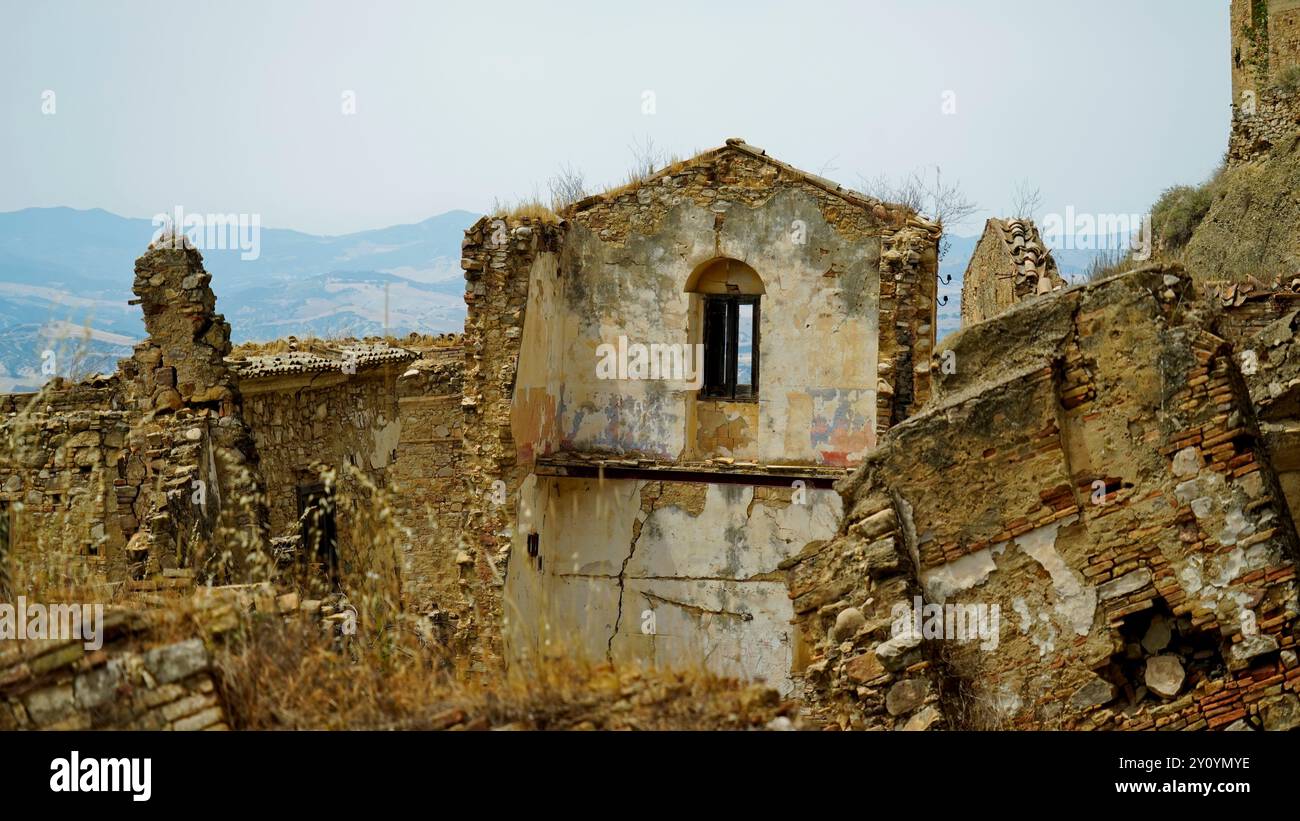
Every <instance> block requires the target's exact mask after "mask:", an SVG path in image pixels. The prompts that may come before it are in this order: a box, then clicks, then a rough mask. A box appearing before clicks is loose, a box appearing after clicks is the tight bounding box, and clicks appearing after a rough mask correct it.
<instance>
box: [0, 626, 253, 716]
mask: <svg viewBox="0 0 1300 821" xmlns="http://www.w3.org/2000/svg"><path fill="white" fill-rule="evenodd" d="M25 729H40V730H91V729H94V730H105V729H112V730H227V729H229V725H228V724H227V716H226V711H225V708H224V707H223V705H222V703H221V699H220V696H219V694H218V692H217V689H216V683H215V677H214V670H213V667H212V659H211V655H210V654H209V652H208V650H207V647H206V646H205V644H204V640H203V639H202V638H190V639H184V640H181V641H170V642H168V641H165V640H164V641H157V640H154V641H150V633H149V628H148V626H147V624H146V623H145V622H144V621H143V620H142V619H141V618H140V617H139V616H138V615H136V614H133V613H131V612H128V611H121V610H117V611H110V612H108V613H106V614H105V618H104V646H103V647H102V648H100V649H97V650H88V649H86V648H85V646H84V643H83V641H82V639H80V638H78V639H75V640H70V641H17V642H15V641H7V642H3V643H0V731H5V730H25Z"/></svg>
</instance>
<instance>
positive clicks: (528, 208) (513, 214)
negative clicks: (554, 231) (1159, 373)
mask: <svg viewBox="0 0 1300 821" xmlns="http://www.w3.org/2000/svg"><path fill="white" fill-rule="evenodd" d="M492 218H493V219H503V220H506V221H507V222H512V221H519V220H533V221H536V222H543V223H549V224H552V225H554V224H558V223H559V221H560V216H559V215H558V214H556V213H555V212H554V211H552V210H551V209H550V207H548V206H547V205H546V204H544V203H543V202H542V201H541V199H540V198H537V197H534V198H532V199H526V200H520V201H518V202H515V203H506V202H502V201H500V200H498V201H497V202H495V203H493V205H492Z"/></svg>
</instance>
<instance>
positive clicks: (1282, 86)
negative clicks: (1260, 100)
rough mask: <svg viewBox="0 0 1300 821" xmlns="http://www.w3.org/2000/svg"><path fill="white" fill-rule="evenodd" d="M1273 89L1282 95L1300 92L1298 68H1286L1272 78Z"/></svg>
mask: <svg viewBox="0 0 1300 821" xmlns="http://www.w3.org/2000/svg"><path fill="white" fill-rule="evenodd" d="M1273 88H1275V89H1277V90H1278V91H1281V92H1283V93H1284V94H1295V93H1296V92H1297V91H1300V66H1287V67H1286V68H1284V69H1282V70H1281V71H1279V72H1278V75H1277V77H1275V78H1273Z"/></svg>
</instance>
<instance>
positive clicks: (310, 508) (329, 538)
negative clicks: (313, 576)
mask: <svg viewBox="0 0 1300 821" xmlns="http://www.w3.org/2000/svg"><path fill="white" fill-rule="evenodd" d="M297 496H298V528H299V531H298V532H299V536H300V537H301V539H302V546H303V559H304V560H305V561H307V562H308V563H309V564H315V565H317V566H319V567H320V568H321V570H322V571H324V573H325V576H326V578H327V579H328V580H329V583H330V585H331V586H333V587H337V586H338V584H339V581H340V576H341V574H340V572H339V564H340V562H339V537H338V519H337V517H336V513H337V508H336V506H335V504H334V496H333V494H332V493H330V492H329V489H328V488H326V487H325V485H324V483H322V482H304V483H302V484H299V485H298V488H297Z"/></svg>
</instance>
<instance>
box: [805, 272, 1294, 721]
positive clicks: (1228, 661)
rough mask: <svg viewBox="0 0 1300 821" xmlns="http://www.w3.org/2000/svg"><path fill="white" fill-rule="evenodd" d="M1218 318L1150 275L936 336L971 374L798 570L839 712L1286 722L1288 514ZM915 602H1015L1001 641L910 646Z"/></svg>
mask: <svg viewBox="0 0 1300 821" xmlns="http://www.w3.org/2000/svg"><path fill="white" fill-rule="evenodd" d="M1210 316H1211V312H1210V311H1209V310H1208V306H1207V305H1206V304H1205V303H1198V302H1197V301H1196V299H1195V294H1194V293H1193V289H1192V287H1191V284H1190V282H1189V280H1188V278H1187V277H1186V276H1185V275H1184V274H1183V273H1182V272H1181V271H1180V270H1178V269H1174V268H1161V267H1158V266H1152V267H1148V268H1145V269H1141V270H1139V271H1137V272H1134V273H1131V274H1127V275H1124V276H1120V277H1117V278H1113V279H1110V280H1106V281H1103V282H1100V283H1095V284H1091V285H1088V286H1083V287H1079V288H1073V289H1070V290H1068V291H1064V292H1059V293H1056V294H1053V295H1050V296H1048V297H1047V298H1046V299H1044V300H1037V301H1034V302H1032V303H1028V304H1025V305H1021V306H1017V307H1015V308H1013V309H1011V310H1010V311H1008V312H1007V313H1005V314H1002V315H1001V316H999V317H996V318H994V319H993V320H990V321H988V322H985V323H982V324H980V325H976V326H973V327H972V328H970V329H967V330H963V331H962V332H961V333H960V334H958V335H957V336H956V337H955V338H953V339H952V341H951V342H949V343H947V344H946V345H945V347H946V349H947V351H951V352H952V354H953V355H954V356H955V358H956V363H957V368H956V371H955V373H952V374H941V375H940V382H939V385H938V390H937V392H936V396H935V398H934V401H933V402H932V404H931V405H930V406H928V407H927V408H926V409H925V411H923V412H922V413H921V414H919V415H917V416H915V417H913V418H912V419H911V420H909V421H908V422H906V423H904V424H903V425H901V426H899V427H897V428H895V429H894V430H893V431H892V432H891V433H890V434H889V436H888V437H887V438H886V440H885V442H884V443H882V446H881V448H880V449H879V450H878V451H877V452H876V453H875V454H873V455H872V456H871V457H870V458H869V459H868V460H867V462H866V463H865V464H864V465H863V467H862V469H861V470H859V471H858V472H857V473H856V474H855V475H854V477H853V478H852V479H851V480H849V481H847V482H846V483H845V484H844V485H843V487H842V492H843V493H844V496H845V506H846V508H848V510H849V513H848V515H847V516H846V518H845V521H844V524H843V526H842V527H841V529H840V532H839V534H838V536H837V537H836V539H835V540H834V541H832V542H830V543H828V544H827V545H824V546H817V547H812V548H810V549H809V550H807V551H805V553H804V554H803V555H802V556H800V557H797V558H796V559H795V560H793V561H791V562H789V563H788V565H787V570H788V572H789V574H790V584H791V595H792V597H794V602H795V607H794V609H795V611H796V618H797V621H798V623H799V625H800V628H801V629H802V630H803V631H804V633H805V637H806V640H807V641H808V642H809V644H810V646H813V647H815V648H816V650H815V655H814V658H813V660H812V662H811V663H810V664H809V666H808V668H807V669H806V671H805V677H806V684H807V689H808V691H809V693H810V698H811V700H812V703H813V704H814V705H815V709H816V711H817V713H818V714H819V715H820V716H821V717H822V718H823V720H826V721H830V722H835V723H839V724H841V725H844V726H863V727H895V726H911V727H914V728H921V727H928V726H934V727H951V728H961V727H1012V728H1066V729H1079V728H1093V727H1101V728H1114V729H1145V728H1159V729H1203V728H1210V729H1213V728H1220V727H1225V726H1229V725H1233V726H1243V727H1288V726H1291V725H1293V724H1295V722H1296V716H1297V707H1298V706H1300V702H1298V701H1297V697H1296V689H1297V687H1298V686H1300V684H1297V681H1300V668H1298V667H1297V662H1296V654H1295V651H1294V644H1295V637H1294V621H1295V617H1296V588H1295V564H1294V563H1295V559H1296V555H1297V554H1296V549H1297V543H1296V535H1295V530H1294V525H1293V524H1292V519H1291V516H1290V514H1289V512H1288V509H1287V505H1286V503H1285V499H1284V498H1283V495H1282V491H1281V488H1280V486H1279V482H1278V480H1277V476H1276V473H1275V472H1274V470H1273V469H1272V467H1271V465H1270V463H1269V461H1268V459H1267V450H1266V447H1265V445H1264V442H1263V437H1262V433H1261V431H1260V428H1259V426H1258V424H1257V422H1256V419H1255V413H1254V409H1253V407H1252V403H1251V401H1250V396H1249V395H1248V393H1247V389H1246V385H1245V382H1244V381H1243V379H1242V375H1241V372H1240V371H1239V369H1238V367H1237V364H1236V362H1235V360H1234V356H1233V350H1232V347H1231V345H1230V344H1228V343H1227V342H1226V341H1225V340H1223V339H1221V338H1219V337H1217V336H1215V335H1214V334H1213V333H1211V331H1210V330H1209V328H1210V327H1211V323H1210ZM947 351H945V352H947ZM917 597H920V602H921V604H922V605H923V610H922V612H923V613H924V612H925V611H924V607H925V606H939V607H940V608H941V610H940V611H939V612H940V613H942V614H943V615H945V616H946V615H948V613H949V612H951V610H950V609H948V608H947V606H948V605H952V606H953V608H952V609H955V608H956V607H958V606H961V607H963V608H965V610H964V612H967V613H973V612H975V611H973V610H971V609H970V608H971V607H972V606H974V607H984V608H986V610H985V611H984V612H988V613H991V612H992V608H993V606H995V605H996V606H998V608H999V609H1000V614H1001V619H1000V623H999V628H998V630H997V631H996V635H995V637H992V636H991V637H989V638H995V641H990V640H988V639H985V638H982V637H981V638H978V639H974V640H973V639H972V638H971V637H970V636H969V634H967V635H966V636H955V635H952V632H953V631H952V629H951V627H949V629H948V630H947V632H944V629H943V628H944V620H943V619H942V618H941V619H940V621H939V622H938V625H939V628H940V629H939V630H938V631H937V632H930V627H928V626H927V627H925V628H924V630H923V632H922V634H921V635H917V634H916V632H915V631H914V630H910V629H908V628H909V626H911V625H914V624H915V622H914V620H913V619H912V618H911V616H910V615H908V614H909V613H910V612H911V607H910V605H912V604H914V603H915V602H916V601H917ZM900 604H901V605H903V606H904V608H905V609H904V610H903V611H898V610H895V606H896V605H900ZM930 612H931V613H933V612H934V611H933V610H932V611H930ZM899 615H903V616H904V618H903V619H902V620H901V621H900V619H899V618H898V616H899ZM919 618H920V617H919V616H918V619H919ZM923 623H925V624H931V625H932V623H931V622H928V621H925V622H923Z"/></svg>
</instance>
